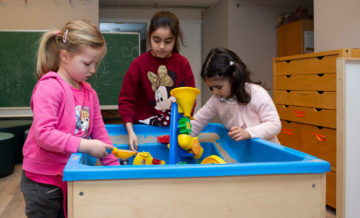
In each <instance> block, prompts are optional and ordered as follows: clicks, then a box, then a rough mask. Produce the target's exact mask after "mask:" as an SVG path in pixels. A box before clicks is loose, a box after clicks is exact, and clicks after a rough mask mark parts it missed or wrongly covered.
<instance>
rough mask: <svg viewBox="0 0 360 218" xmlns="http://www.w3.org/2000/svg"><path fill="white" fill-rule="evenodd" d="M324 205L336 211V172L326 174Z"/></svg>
mask: <svg viewBox="0 0 360 218" xmlns="http://www.w3.org/2000/svg"><path fill="white" fill-rule="evenodd" d="M326 204H327V205H329V206H330V207H332V208H335V209H336V171H334V170H331V171H330V172H327V173H326Z"/></svg>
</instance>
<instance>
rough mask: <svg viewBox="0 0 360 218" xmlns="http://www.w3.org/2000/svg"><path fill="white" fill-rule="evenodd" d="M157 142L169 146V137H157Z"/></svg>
mask: <svg viewBox="0 0 360 218" xmlns="http://www.w3.org/2000/svg"><path fill="white" fill-rule="evenodd" d="M157 141H158V142H159V143H163V144H169V143H170V135H162V136H158V137H157Z"/></svg>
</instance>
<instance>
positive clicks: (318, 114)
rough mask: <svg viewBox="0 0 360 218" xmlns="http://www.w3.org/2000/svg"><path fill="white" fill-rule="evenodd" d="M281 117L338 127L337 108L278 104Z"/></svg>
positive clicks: (277, 107)
mask: <svg viewBox="0 0 360 218" xmlns="http://www.w3.org/2000/svg"><path fill="white" fill-rule="evenodd" d="M275 106H276V109H277V111H278V113H279V116H280V119H282V120H290V121H295V122H299V123H306V124H312V125H316V126H323V127H330V128H336V110H329V109H322V108H312V107H299V106H291V105H283V104H276V105H275Z"/></svg>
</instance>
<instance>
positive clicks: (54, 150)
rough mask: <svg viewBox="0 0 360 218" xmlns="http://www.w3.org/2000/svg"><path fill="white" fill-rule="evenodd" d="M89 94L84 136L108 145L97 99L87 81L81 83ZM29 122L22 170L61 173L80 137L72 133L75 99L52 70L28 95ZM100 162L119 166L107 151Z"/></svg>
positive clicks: (116, 160)
mask: <svg viewBox="0 0 360 218" xmlns="http://www.w3.org/2000/svg"><path fill="white" fill-rule="evenodd" d="M81 86H82V88H83V89H84V90H85V92H87V96H89V106H90V123H91V125H90V129H89V132H88V136H90V137H91V138H92V139H98V140H101V141H103V142H104V143H107V144H112V142H111V140H110V137H109V135H108V132H107V131H106V129H105V125H104V122H103V120H102V116H101V111H100V106H99V99H98V97H97V94H96V92H95V90H94V89H92V88H91V86H90V84H88V83H86V82H83V83H81ZM30 106H31V109H32V111H33V115H34V117H33V123H32V126H31V128H30V131H29V134H28V136H27V139H26V142H25V144H24V147H23V155H24V161H23V169H24V170H25V171H28V172H32V173H37V174H42V175H62V174H63V169H64V167H65V164H66V162H67V161H68V159H69V157H70V155H71V153H74V152H77V150H78V147H79V145H80V140H81V138H80V137H76V136H74V135H75V128H76V127H75V125H76V122H75V121H76V118H75V116H76V115H75V101H74V97H73V93H72V90H71V88H70V86H69V85H68V84H67V83H66V82H65V81H64V80H63V79H62V78H61V77H60V76H59V75H58V74H57V73H55V72H48V73H46V74H45V75H44V76H42V78H41V79H40V80H39V81H38V82H37V84H36V86H35V88H34V90H33V93H32V97H31V105H30ZM100 161H101V163H102V164H103V165H119V161H118V159H117V158H116V157H115V156H114V155H113V154H110V155H108V156H106V157H105V158H102V159H101V160H100Z"/></svg>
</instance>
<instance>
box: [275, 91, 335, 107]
mask: <svg viewBox="0 0 360 218" xmlns="http://www.w3.org/2000/svg"><path fill="white" fill-rule="evenodd" d="M274 102H275V103H277V104H286V105H294V106H304V107H315V108H323V109H334V110H335V109H336V92H323V91H289V90H274Z"/></svg>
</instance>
